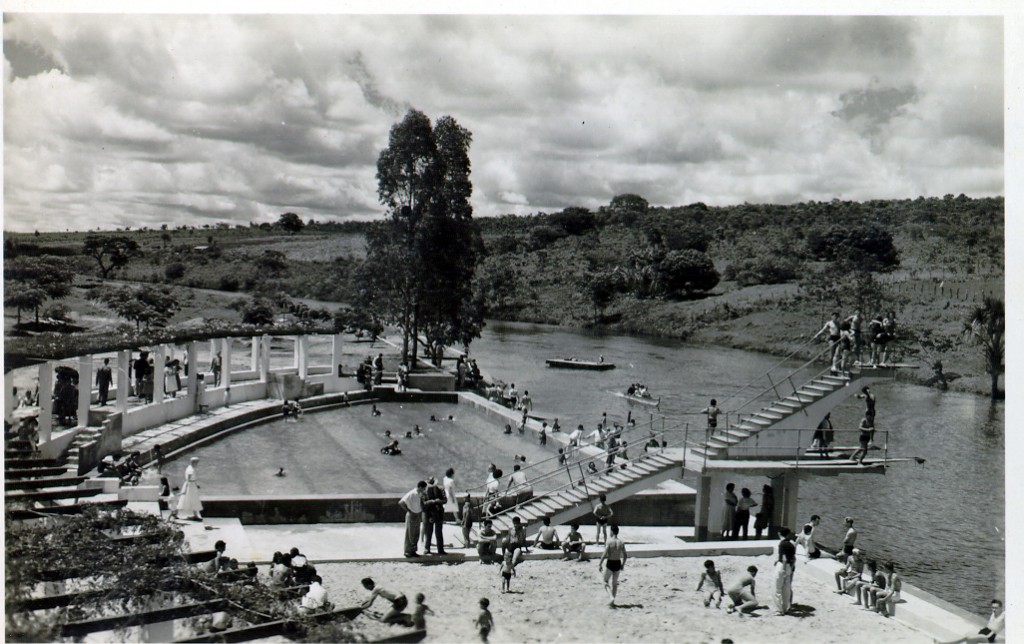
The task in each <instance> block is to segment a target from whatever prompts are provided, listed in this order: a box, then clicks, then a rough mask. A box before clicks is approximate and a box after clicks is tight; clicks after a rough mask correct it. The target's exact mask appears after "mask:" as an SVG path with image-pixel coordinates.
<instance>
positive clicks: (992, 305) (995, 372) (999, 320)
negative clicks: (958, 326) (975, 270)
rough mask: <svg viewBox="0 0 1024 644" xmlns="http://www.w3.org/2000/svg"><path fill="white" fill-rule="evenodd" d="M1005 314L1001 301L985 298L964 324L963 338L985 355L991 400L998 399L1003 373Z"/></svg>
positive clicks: (994, 298)
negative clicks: (976, 345) (990, 387)
mask: <svg viewBox="0 0 1024 644" xmlns="http://www.w3.org/2000/svg"><path fill="white" fill-rule="evenodd" d="M1005 334H1006V313H1005V307H1004V305H1003V301H1002V300H1001V299H999V298H997V297H986V298H985V299H984V300H982V303H981V306H978V307H976V308H975V309H974V311H972V312H971V316H970V317H969V318H968V319H967V320H966V321H965V322H964V337H966V338H968V339H970V340H973V341H974V343H975V344H978V345H980V346H981V347H982V350H983V352H984V354H985V371H987V372H988V374H989V376H990V377H991V378H992V398H993V399H995V398H998V397H999V375H1000V374H1001V373H1003V356H1004V354H1005V351H1006V346H1005V339H1004V336H1005Z"/></svg>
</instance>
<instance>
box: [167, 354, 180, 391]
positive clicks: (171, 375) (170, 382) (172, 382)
mask: <svg viewBox="0 0 1024 644" xmlns="http://www.w3.org/2000/svg"><path fill="white" fill-rule="evenodd" d="M164 394H166V395H168V396H170V397H171V398H175V397H176V396H177V394H178V379H177V378H176V377H175V369H174V362H173V361H171V359H170V358H168V359H167V361H166V362H165V363H164Z"/></svg>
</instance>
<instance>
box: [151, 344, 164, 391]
mask: <svg viewBox="0 0 1024 644" xmlns="http://www.w3.org/2000/svg"><path fill="white" fill-rule="evenodd" d="M165 355H167V347H165V346H164V345H162V344H155V345H153V402H155V403H162V402H163V401H164V356H165Z"/></svg>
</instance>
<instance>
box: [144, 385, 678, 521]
mask: <svg viewBox="0 0 1024 644" xmlns="http://www.w3.org/2000/svg"><path fill="white" fill-rule="evenodd" d="M345 396H346V394H343V393H335V394H325V395H321V396H314V397H311V398H308V399H304V400H303V401H302V402H303V406H304V409H305V410H306V412H307V413H310V414H316V415H317V416H320V414H317V413H316V412H328V413H330V411H329V410H337V409H339V408H340V407H342V406H343V405H344V402H343V401H344V398H345ZM347 396H348V400H349V401H350V403H351V405H352V406H351V410H352V411H353V412H356V413H359V414H360V415H361V414H364V413H365V411H364V410H366V409H367V407H368V405H369V403H371V402H373V403H377V404H379V405H380V409H381V410H383V411H384V414H385V417H386V416H387V415H388V406H389V405H396V404H397V405H405V404H407V403H435V404H452V403H457V404H458V405H459V406H466V407H471V408H472V409H473V413H475V414H477V415H479V416H480V417H481V418H483V419H485V422H487V423H489V424H490V427H486V428H478V430H477V431H491V430H493V432H494V435H500V434H501V427H502V426H503V425H504V423H505V422H506V421H509V420H514V418H515V416H516V414H515V412H512V411H511V410H509V409H507V408H504V407H502V406H500V405H497V404H496V403H493V402H491V401H488V400H485V399H484V398H481V397H480V396H477V395H475V394H472V393H468V392H459V393H450V392H406V393H396V392H395V391H394V390H393V389H390V388H382V389H377V390H375V391H374V392H373V393H369V392H352V393H349V394H347ZM357 410H358V411H357ZM307 420H309V419H304V420H303V421H302V422H303V423H305V422H306V421H307ZM274 422H278V423H283V421H282V420H281V413H280V404H279V403H278V402H277V401H265V402H263V403H255V404H252V403H250V404H249V405H246V406H245V408H242V407H240V408H238V409H231V410H221V411H220V412H219V413H218V414H216V415H214V416H213V417H210V418H204V419H198V420H196V422H193V423H191V424H189V425H185V426H181V427H178V428H175V430H174V432H173V436H170V435H169V434H168V433H165V434H162V435H160V437H159V438H156V439H146V438H145V434H143V435H138V436H136V437H134V438H130V439H128V440H127V441H126V443H127V446H126V449H139V450H140V451H141V452H142V459H141V460H142V461H143V463H150V462H151V461H152V453H151V448H152V444H153V443H154V442H159V444H160V445H161V447H162V449H163V451H164V453H165V454H166V455H167V461H168V462H167V464H166V468H165V470H164V473H165V474H169V475H170V476H171V477H172V478H173V476H174V474H176V473H177V469H180V468H178V467H177V465H180V463H177V464H176V463H175V462H174V461H175V459H181V460H183V459H184V457H185V456H189V455H191V454H193V453H194V452H195V450H197V449H200V448H204V447H207V446H209V445H210V444H211V442H219V441H222V440H224V439H227V441H231V440H237V439H238V438H240V437H239V436H235V435H236V434H238V433H239V432H242V431H244V430H249V429H253V428H255V427H256V426H257V425H260V426H265V425H266V424H267V423H274ZM282 426H283V427H287V428H293V427H294V428H298V429H299V430H300V431H301V430H302V428H303V425H302V423H300V424H287V425H282ZM261 429H262V428H261ZM539 429H540V423H539V422H537V421H534V420H530V421H528V430H531V431H539ZM147 434H148V432H147ZM374 435H376V434H374ZM515 439H516V440H521V439H522V438H521V437H519V436H516V437H515ZM527 440H528V441H529V445H530V448H531V452H532V454H533V456H532V457H531V458H538V457H540V456H538V454H540V455H541V456H543V455H547V456H550V457H553V456H555V454H556V453H557V449H558V447H559V446H561V445H562V443H561V442H560V441H562V440H566V438H565V435H564V434H559V435H554V436H550V437H549V439H548V445H547V446H546V447H543V448H542V447H540V446H539V444H538V443H537V442H536V441H534V440H532V438H531V439H527ZM224 445H230V442H225V443H224ZM511 449H513V448H512V447H510V448H509V450H511ZM517 451H524V452H525V451H526V450H522V449H521V450H517ZM264 469H265V468H264ZM326 475H327V476H330V472H327V473H326ZM342 485H343V484H342ZM403 491H404V490H403ZM401 493H402V491H388V492H384V493H348V492H339V493H333V494H331V493H328V494H216V493H214V494H204V495H203V504H204V515H205V516H208V517H235V518H238V519H239V520H240V521H241V522H242V523H243V524H312V523H374V522H387V523H396V522H399V523H400V522H402V521H404V513H403V512H401V509H400V508H399V507H398V505H397V500H398V498H399V497H400V496H401ZM695 506H696V495H695V492H694V491H693V490H691V489H690V488H688V487H686V486H684V485H681V484H675V485H665V486H662V487H661V488H655V489H652V490H648V491H645V492H641V493H640V494H638V495H636V496H634V497H631V498H629V499H625V500H623V501H620V502H618V503H616V504H614V505H613V510H614V512H615V514H616V517H617V518H618V520H619V521H621V522H622V523H624V524H628V525H637V526H692V525H693V522H694V518H695ZM582 523H583V524H585V525H586V524H588V523H589V522H588V520H586V519H584V520H583V521H582Z"/></svg>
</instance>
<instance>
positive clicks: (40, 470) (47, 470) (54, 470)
mask: <svg viewBox="0 0 1024 644" xmlns="http://www.w3.org/2000/svg"><path fill="white" fill-rule="evenodd" d="M67 471H68V468H67V467H66V466H63V465H60V466H54V467H31V468H24V469H20V468H14V469H5V470H4V479H5V480H10V479H26V478H37V477H42V476H59V475H60V474H64V473H65V472H67Z"/></svg>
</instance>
